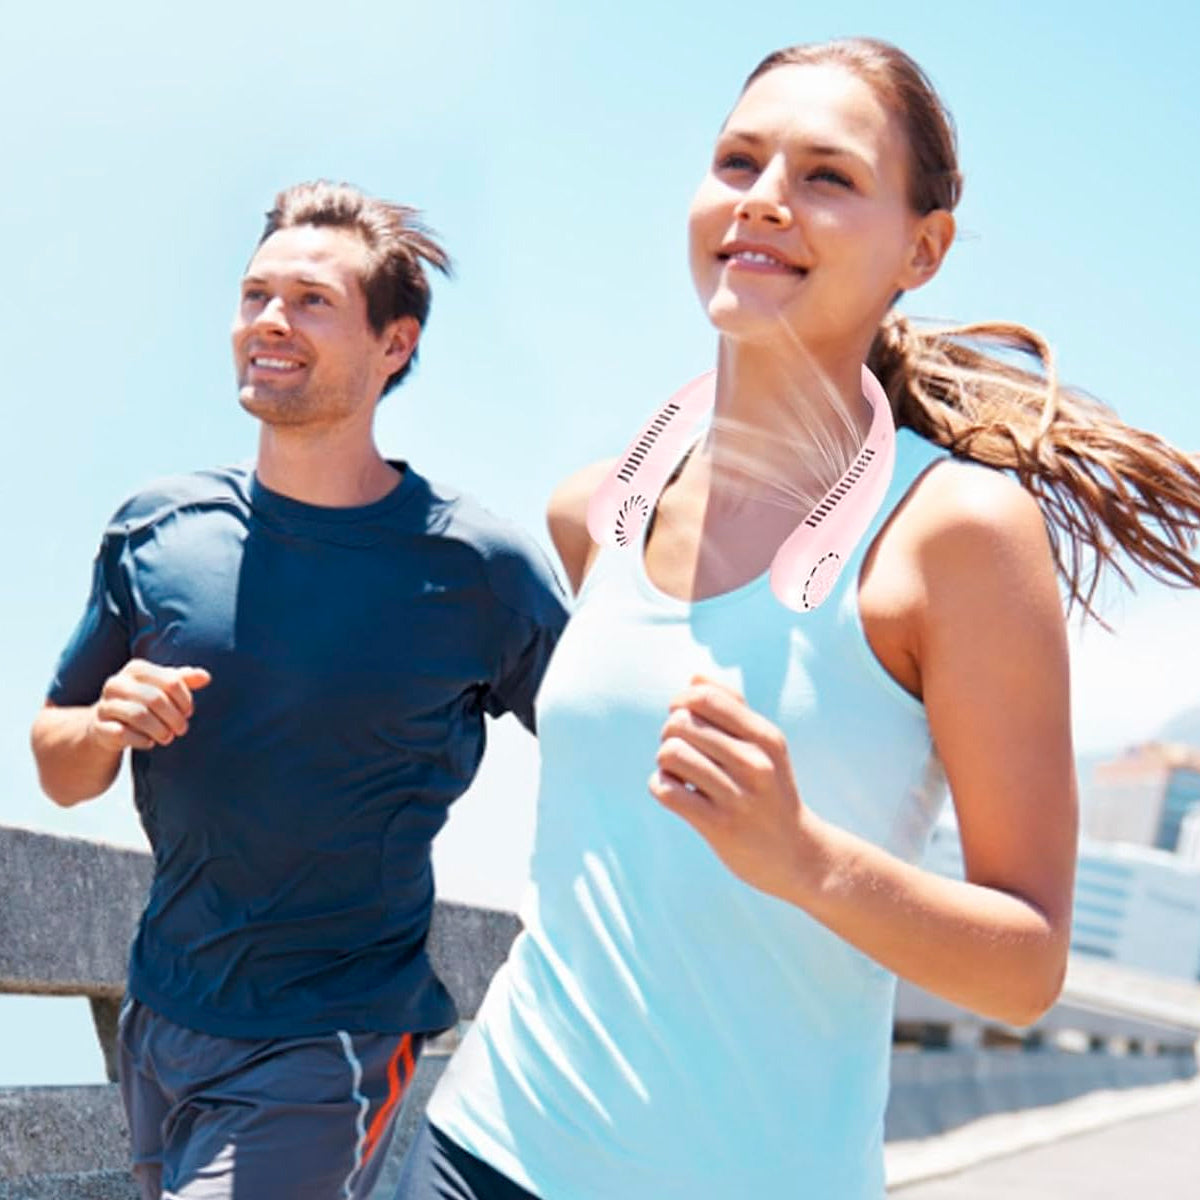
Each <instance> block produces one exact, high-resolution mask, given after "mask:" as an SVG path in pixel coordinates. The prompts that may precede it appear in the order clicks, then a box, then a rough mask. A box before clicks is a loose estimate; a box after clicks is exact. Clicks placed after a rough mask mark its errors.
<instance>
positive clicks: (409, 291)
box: [258, 179, 451, 396]
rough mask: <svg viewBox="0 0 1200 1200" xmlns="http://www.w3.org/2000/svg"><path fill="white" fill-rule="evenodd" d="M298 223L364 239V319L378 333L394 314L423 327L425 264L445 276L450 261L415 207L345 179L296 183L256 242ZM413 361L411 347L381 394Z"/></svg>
mask: <svg viewBox="0 0 1200 1200" xmlns="http://www.w3.org/2000/svg"><path fill="white" fill-rule="evenodd" d="M299 225H315V226H328V227H330V228H333V229H345V230H348V231H350V232H351V233H356V234H357V235H358V236H359V237H360V238H361V239H362V241H363V244H364V245H365V246H366V248H367V255H368V259H367V269H366V271H365V272H364V274H363V278H362V280H361V282H362V289H363V293H364V294H365V295H366V298H367V321H368V322H369V323H370V326H371V328H372V329H373V330H374V331H375V333H376V334H381V333H382V332H383V331H384V329H385V328H386V326H387V325H388V323H389V322H391V321H394V320H395V319H396V318H397V317H415V318H416V319H417V323H418V324H419V325H420V326H421V327H422V328H423V327H424V325H425V321H426V320H427V319H428V317H429V304H430V299H431V296H430V288H429V279H428V277H427V276H426V274H425V267H424V265H423V264H425V263H428V264H429V266H431V267H436V268H437V269H438V270H439V271H441V272H442V274H443V275H447V276H448V275H450V273H451V262H450V256H449V255H448V254H447V253H446V251H445V250H443V249H442V247H441V246H440V245H439V244H438V242H437V241H436V239H435V237H434V235H433V233H432V231H431V230H429V229H428V228H427V227H426V226H425V225H424V224H423V223H422V221H421V214H420V213H419V212H418V211H417V210H416V209H415V208H410V207H409V206H408V205H405V204H390V203H389V202H388V201H386V200H377V199H376V198H375V197H374V196H368V195H365V194H364V193H363V192H360V191H359V190H358V188H356V187H353V186H351V185H350V184H348V183H330V182H329V181H328V180H324V179H319V180H317V181H316V182H313V183H297V184H295V185H294V186H293V187H290V188H285V189H284V190H283V191H282V192H280V193H279V194H278V195H277V196H276V197H275V205H274V207H273V208H272V209H271V211H270V212H269V213H267V224H266V227H265V228H264V229H263V234H262V237H260V238H259V239H258V244H259V245H260V246H261V245H262V244H263V242H265V241H266V240H267V238H269V237H270V236H271V234H273V233H276V232H277V231H279V230H280V229H293V228H295V227H296V226H299ZM416 361H417V352H416V350H415V349H414V350H413V352H412V355H411V356H410V357H409V359H408V361H407V362H406V363H405V364H404V366H402V367H401V368H400V370H398V371H396V372H394V373H393V374H392V375H390V376H389V377H388V380H387V382H386V383H385V384H384V385H383V392H382V393H381V395H385V396H386V395H387V393H388V392H390V391H391V390H392V388H394V387H395V386H396V385H397V384H398V383H399V382H400V381H401V380H402V379H403V378H404V377H405V375H407V374H408V372H409V369H410V368H411V367H412V365H413V363H415V362H416Z"/></svg>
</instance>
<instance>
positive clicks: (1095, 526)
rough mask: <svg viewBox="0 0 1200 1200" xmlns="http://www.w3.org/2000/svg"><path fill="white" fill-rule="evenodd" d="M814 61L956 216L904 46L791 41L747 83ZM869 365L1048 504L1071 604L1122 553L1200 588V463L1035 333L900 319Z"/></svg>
mask: <svg viewBox="0 0 1200 1200" xmlns="http://www.w3.org/2000/svg"><path fill="white" fill-rule="evenodd" d="M816 63H834V64H837V65H840V66H842V67H844V68H846V69H847V70H849V71H851V72H853V73H854V74H855V75H857V76H858V77H859V78H861V79H863V80H864V82H866V83H867V84H868V85H870V86H871V87H872V88H873V89H874V90H875V92H876V94H877V95H878V96H879V98H880V100H881V101H882V102H883V103H884V104H885V105H886V106H887V107H888V108H889V109H890V111H892V112H893V113H894V114H895V115H896V116H897V117H899V119H900V120H901V121H902V122H903V124H904V127H905V129H906V132H907V136H908V145H909V163H908V201H909V205H910V207H911V208H912V209H913V211H914V212H917V213H922V214H923V213H928V212H932V211H934V210H935V209H945V210H946V211H948V212H950V211H953V209H954V207H955V206H956V205H957V204H958V201H959V198H960V197H961V195H962V174H961V173H960V171H959V168H958V151H957V144H956V138H955V132H954V122H953V120H952V118H951V116H950V114H949V112H948V111H947V110H946V108H945V106H944V105H943V104H942V102H941V100H940V98H939V97H938V95H937V92H936V91H935V89H934V87H933V85H932V83H931V82H930V81H929V78H928V77H927V76H926V75H925V73H924V72H923V71H922V70H921V68H920V67H919V66H918V65H917V64H916V63H915V62H914V61H913V60H912V59H911V58H909V56H908V55H907V54H905V53H904V52H903V51H902V50H899V49H898V48H897V47H895V46H892V45H890V44H889V43H887V42H883V41H878V40H875V39H873V38H845V39H839V40H837V41H832V42H824V43H818V44H814V45H804V46H792V47H789V48H788V49H785V50H778V51H776V52H775V53H773V54H770V55H768V56H767V57H766V58H765V59H763V61H762V62H761V63H759V65H758V66H757V67H755V69H754V70H753V71H752V72H751V74H750V76H749V78H748V79H747V80H746V83H745V87H747V88H748V87H749V86H750V84H752V83H753V82H754V81H755V80H756V79H758V78H759V77H760V76H762V75H765V74H766V73H767V72H768V71H771V70H774V69H775V68H777V67H782V66H789V65H805V64H816ZM744 90H745V88H743V91H744ZM1014 354H1020V355H1023V356H1025V361H1024V362H1022V363H1018V362H1014V361H1013V358H1014ZM867 365H868V366H869V367H870V368H871V369H872V370H873V371H874V372H875V374H876V375H877V376H878V377H879V380H880V382H881V383H882V384H883V386H884V388H885V390H886V391H887V394H888V397H889V398H890V400H891V402H892V408H893V411H894V413H895V417H896V422H897V424H898V425H904V426H907V427H908V428H910V429H913V430H914V431H915V432H917V433H919V434H920V435H921V436H922V437H924V438H927V439H928V440H929V441H931V442H934V443H935V444H936V445H939V446H944V447H945V448H946V449H948V450H949V451H950V452H951V453H952V454H955V455H957V456H959V457H961V458H967V459H971V460H973V461H974V462H978V463H983V464H985V465H986V466H989V467H997V468H1002V469H1005V470H1010V471H1013V472H1014V473H1015V474H1016V476H1017V478H1018V479H1019V480H1020V482H1021V484H1022V486H1023V487H1025V488H1026V489H1027V490H1028V491H1029V492H1031V493H1032V494H1033V496H1034V497H1035V499H1036V500H1037V502H1038V504H1039V506H1040V507H1041V510H1042V515H1043V516H1044V518H1045V520H1046V526H1047V529H1048V531H1049V534H1050V539H1051V543H1052V545H1053V549H1054V556H1055V561H1056V563H1057V565H1058V570H1059V573H1060V574H1061V576H1062V578H1063V580H1064V581H1065V583H1066V586H1067V591H1068V597H1069V602H1070V603H1072V604H1073V603H1076V602H1078V603H1079V604H1081V605H1082V607H1083V609H1084V611H1085V612H1086V613H1088V614H1090V615H1091V616H1093V617H1097V613H1096V611H1095V608H1094V606H1093V601H1094V599H1095V595H1096V588H1097V585H1098V584H1099V580H1100V575H1101V571H1102V569H1103V568H1104V567H1105V566H1108V567H1111V568H1112V569H1113V570H1114V571H1115V572H1116V573H1117V575H1118V576H1120V578H1121V579H1122V580H1124V581H1125V582H1126V583H1130V582H1131V580H1130V578H1129V575H1128V573H1127V571H1126V570H1125V568H1124V566H1123V565H1122V563H1121V562H1120V561H1119V559H1118V558H1117V552H1118V551H1124V552H1125V553H1126V554H1127V555H1129V557H1130V558H1131V559H1132V560H1133V561H1134V562H1135V563H1136V564H1137V565H1138V566H1140V567H1141V568H1143V569H1144V570H1145V571H1147V572H1148V573H1149V574H1151V575H1152V576H1154V577H1155V578H1157V579H1159V580H1162V581H1163V582H1166V583H1169V584H1173V585H1176V586H1180V585H1185V586H1193V587H1200V559H1198V558H1197V557H1196V547H1197V535H1198V533H1200V458H1198V457H1196V456H1195V455H1189V454H1185V453H1183V452H1182V451H1180V450H1177V449H1176V448H1175V447H1173V446H1171V445H1169V444H1168V443H1167V442H1165V441H1164V440H1163V439H1161V438H1159V437H1156V436H1155V435H1154V434H1151V433H1147V432H1145V431H1143V430H1141V429H1136V428H1134V427H1133V426H1130V425H1126V424H1125V423H1124V422H1122V421H1121V420H1119V419H1118V418H1117V417H1116V415H1115V414H1114V413H1113V412H1112V411H1111V410H1110V409H1108V408H1106V407H1105V406H1104V405H1102V404H1100V403H1099V402H1098V401H1096V400H1094V399H1092V398H1091V397H1090V396H1087V395H1085V394H1084V393H1082V392H1078V391H1074V390H1072V389H1068V388H1065V387H1063V386H1061V385H1060V383H1059V382H1058V377H1057V372H1056V370H1055V364H1054V354H1053V351H1052V350H1051V348H1050V346H1049V345H1048V344H1047V343H1046V341H1045V339H1044V338H1042V337H1041V336H1040V335H1038V334H1037V333H1035V332H1033V330H1030V329H1027V328H1025V327H1024V326H1023V325H1016V324H1011V323H1008V322H1000V321H996V322H986V323H979V324H972V325H960V326H953V327H942V328H932V327H924V326H920V325H916V324H914V323H912V322H910V321H909V320H907V319H906V318H905V317H903V316H901V315H900V314H899V313H897V312H895V311H894V310H893V311H892V312H890V313H889V314H888V315H887V316H886V317H885V318H884V321H883V324H882V325H881V326H880V329H879V331H878V333H877V334H876V336H875V340H874V343H873V344H872V346H871V351H870V354H869V356H868V358H867ZM1097 619H1098V617H1097Z"/></svg>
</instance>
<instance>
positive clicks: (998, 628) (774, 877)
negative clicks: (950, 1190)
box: [651, 465, 1076, 1025]
mask: <svg viewBox="0 0 1200 1200" xmlns="http://www.w3.org/2000/svg"><path fill="white" fill-rule="evenodd" d="M934 481H936V483H935V482H934ZM922 491H923V495H922V496H921V498H920V502H919V503H918V504H914V505H913V511H912V512H911V513H909V514H906V517H905V519H906V522H907V523H908V525H909V529H910V531H913V532H914V537H913V540H912V545H913V547H914V553H915V554H916V555H917V559H918V563H917V565H918V567H919V575H920V579H921V581H922V584H923V590H924V597H923V599H922V602H921V603H920V604H919V605H918V606H917V611H916V613H915V615H914V618H913V623H912V626H913V627H912V632H913V635H914V649H915V659H916V661H917V663H918V665H919V670H920V677H921V690H922V693H923V698H924V702H925V706H926V710H927V712H928V716H929V723H930V728H931V730H932V734H933V738H934V742H935V744H936V746H937V749H938V753H939V755H940V757H941V759H942V762H943V764H944V766H945V769H946V773H947V777H948V781H949V784H950V789H951V792H952V795H953V798H954V804H955V809H956V811H957V814H958V821H959V829H960V832H961V836H962V846H963V857H964V862H965V868H966V880H965V881H957V880H951V879H946V878H943V877H941V876H938V875H935V874H932V873H930V872H928V871H925V870H923V869H921V868H920V867H916V866H913V865H911V864H908V863H905V862H903V861H901V860H900V859H897V858H896V857H894V856H893V855H891V854H889V853H888V852H887V851H885V850H883V849H881V848H880V847H878V846H875V845H873V844H871V843H869V842H866V841H864V840H863V839H861V838H859V837H856V836H855V835H853V834H850V833H848V832H846V831H844V830H841V829H838V828H836V827H834V826H832V825H830V824H829V823H828V822H825V821H823V820H821V819H820V818H818V817H817V816H816V815H815V814H814V813H813V812H811V811H810V810H809V809H808V808H806V807H805V806H804V805H803V803H802V800H801V797H800V793H799V791H798V789H797V787H796V783H795V781H794V778H793V773H792V764H791V762H790V761H789V759H788V755H787V748H786V743H785V742H784V739H783V736H782V734H781V733H780V732H779V730H778V729H776V728H775V727H774V726H773V725H772V724H771V723H770V722H768V721H766V720H765V719H764V718H762V717H760V716H759V715H758V714H756V713H754V712H752V711H751V710H750V709H749V708H748V707H747V706H746V705H745V703H744V701H742V699H741V698H740V697H738V696H736V695H735V694H734V693H732V692H730V691H728V690H727V689H724V688H721V687H719V686H718V685H715V684H710V683H706V682H702V681H701V682H696V683H694V684H693V686H692V687H691V688H689V689H688V690H687V691H686V692H684V693H683V694H682V695H681V696H680V697H679V698H678V699H677V701H676V703H675V704H674V705H673V706H672V712H671V715H670V717H669V719H668V721H667V723H666V726H665V727H664V730H663V742H662V746H661V748H660V754H659V771H658V772H656V774H655V775H654V776H653V777H652V779H651V791H652V792H653V793H654V795H655V796H656V797H657V798H658V799H659V800H660V801H661V802H662V803H663V804H665V805H666V806H667V807H669V808H671V809H673V810H674V811H676V812H678V813H679V814H680V815H681V816H683V817H685V818H686V819H687V820H689V821H690V822H691V823H692V824H693V825H694V826H695V827H696V829H697V830H698V831H699V832H700V833H701V834H702V835H703V836H704V837H705V838H706V839H707V840H708V841H709V843H710V844H711V845H712V846H713V849H714V850H715V851H716V852H717V854H719V855H720V856H721V858H722V859H723V860H724V861H725V863H726V864H727V865H728V866H729V867H730V869H731V870H733V871H734V872H735V873H736V874H738V875H739V876H740V877H741V878H743V879H745V880H746V881H747V882H748V883H750V884H752V885H754V886H756V887H759V888H761V889H762V890H764V891H767V892H769V893H771V894H773V895H776V896H779V897H781V898H782V899H785V900H787V901H789V902H791V903H793V904H796V905H798V906H799V907H801V908H803V909H804V910H805V911H806V912H808V913H810V914H811V915H812V916H814V917H815V918H816V919H817V920H819V921H821V922H822V923H823V924H825V925H826V926H827V927H828V928H830V929H831V930H833V932H835V933H837V934H838V935H839V936H841V937H843V938H845V939H846V940H847V941H848V942H850V943H852V944H853V945H855V946H857V947H858V948H859V949H860V950H862V951H864V952H865V953H866V954H869V955H870V956H871V957H872V958H874V959H876V960H877V961H878V962H880V963H882V964H883V965H884V966H886V967H888V968H889V969H891V970H893V971H895V972H896V973H897V974H899V975H902V976H904V977H905V978H907V979H910V980H912V981H913V982H914V983H917V984H919V985H920V986H922V987H924V988H926V989H928V990H929V991H932V992H935V993H937V994H938V995H941V996H944V997H945V998H947V999H949V1000H952V1001H955V1002H956V1003H959V1004H962V1005H964V1006H966V1007H968V1008H971V1009H973V1010H975V1011H977V1012H980V1013H982V1014H985V1015H988V1016H992V1017H995V1018H998V1019H1000V1020H1003V1021H1006V1022H1009V1023H1011V1024H1014V1025H1023V1024H1028V1023H1029V1022H1031V1021H1033V1020H1034V1019H1036V1018H1037V1016H1038V1015H1040V1014H1041V1013H1042V1012H1044V1011H1045V1010H1046V1009H1047V1008H1048V1007H1049V1006H1050V1005H1051V1004H1053V1002H1054V1000H1055V999H1056V998H1057V996H1058V993H1059V991H1060V989H1061V986H1062V978H1063V974H1064V972H1065V966H1066V956H1067V948H1068V945H1069V940H1070V919H1071V897H1072V891H1073V880H1074V858H1075V844H1076V804H1075V783H1074V769H1073V758H1072V750H1071V737H1070V725H1069V695H1068V664H1067V647H1066V634H1065V628H1064V622H1063V618H1062V610H1061V602H1060V599H1059V594H1058V589H1057V586H1056V582H1055V576H1054V570H1053V565H1052V560H1051V557H1050V550H1049V545H1048V541H1047V537H1046V532H1045V528H1044V525H1043V523H1042V519H1041V516H1040V513H1039V511H1038V509H1037V506H1036V505H1035V504H1034V502H1033V500H1032V498H1030V497H1029V496H1028V495H1027V494H1026V493H1025V492H1024V491H1022V490H1021V489H1020V488H1019V487H1017V486H1016V485H1015V484H1014V483H1013V482H1012V481H1011V480H1008V479H1006V478H1005V477H1003V476H1000V475H998V474H994V473H991V472H985V471H980V470H976V469H969V468H962V467H958V466H955V465H949V466H947V467H945V468H941V469H939V470H938V471H935V472H932V473H931V476H930V480H929V484H928V485H926V486H925V487H924V488H923V489H922ZM863 752H864V753H869V752H870V748H869V747H867V746H864V747H863ZM796 765H797V767H798V769H799V770H800V773H801V776H802V775H803V764H802V763H801V764H796ZM685 784H691V785H693V787H694V788H695V789H696V790H689V789H688V788H687V787H685V786H684V785H685Z"/></svg>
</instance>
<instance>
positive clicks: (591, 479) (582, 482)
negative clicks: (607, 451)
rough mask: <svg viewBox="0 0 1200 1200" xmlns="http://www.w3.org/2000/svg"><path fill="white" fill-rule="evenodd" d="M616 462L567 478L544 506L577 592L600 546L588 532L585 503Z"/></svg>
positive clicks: (594, 465) (596, 465)
mask: <svg viewBox="0 0 1200 1200" xmlns="http://www.w3.org/2000/svg"><path fill="white" fill-rule="evenodd" d="M615 461H616V460H615V459H612V458H607V459H603V460H601V461H600V462H594V463H590V464H589V465H588V466H586V467H583V468H581V469H580V470H578V471H576V472H575V473H574V474H572V475H568V476H567V478H566V479H564V480H563V481H562V483H560V484H559V485H558V487H556V488H555V489H554V491H553V493H552V494H551V496H550V503H549V504H548V505H547V506H546V525H547V527H548V528H549V530H550V538H551V540H552V541H553V542H554V548H555V550H557V551H558V557H559V559H560V560H561V562H562V565H563V569H564V570H565V571H566V573H567V578H568V579H569V580H570V581H571V589H572V590H573V591H575V592H578V591H579V587H580V585H581V584H582V583H583V578H584V576H585V575H586V574H587V572H588V568H589V567H590V566H591V565H592V561H593V559H594V558H595V556H596V552H597V551H598V550H599V546H597V544H596V543H595V542H593V541H592V538H591V535H590V534H589V533H588V528H587V510H588V503H589V501H590V500H591V498H592V493H593V492H594V491H595V490H596V488H598V487H599V486H600V484H601V483H602V482H603V480H604V477H605V476H606V475H607V474H608V472H609V471H611V470H612V467H613V463H614V462H615Z"/></svg>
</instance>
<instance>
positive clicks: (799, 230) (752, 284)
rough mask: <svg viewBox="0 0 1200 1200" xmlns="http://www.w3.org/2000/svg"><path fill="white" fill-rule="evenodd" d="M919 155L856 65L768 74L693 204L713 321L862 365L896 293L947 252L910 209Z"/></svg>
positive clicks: (731, 122) (740, 109)
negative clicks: (910, 171) (912, 159)
mask: <svg viewBox="0 0 1200 1200" xmlns="http://www.w3.org/2000/svg"><path fill="white" fill-rule="evenodd" d="M907 163H908V144H907V141H906V138H905V134H904V130H903V128H902V126H901V125H900V123H899V122H898V121H897V120H896V118H894V117H893V116H892V115H891V114H890V112H889V111H888V110H887V109H886V108H884V106H883V105H882V103H880V101H879V100H878V99H877V97H876V95H875V93H874V91H873V90H872V89H871V87H870V86H869V85H868V84H866V83H865V82H863V81H862V80H861V79H860V78H859V77H858V76H857V75H854V74H852V73H851V72H849V71H847V70H846V69H844V68H843V67H840V66H836V65H833V64H820V65H804V66H796V65H790V66H784V67H777V68H775V69H774V70H772V71H769V72H768V73H767V74H766V75H763V76H762V77H760V78H759V79H757V80H756V81H755V82H754V83H753V84H751V85H750V87H749V88H748V89H747V91H746V92H745V94H744V95H743V96H742V97H741V99H740V100H739V101H738V104H737V107H736V108H735V109H734V110H733V112H732V113H731V114H730V115H729V119H728V120H727V121H726V123H725V127H724V128H723V129H722V131H721V134H720V136H719V137H718V139H717V145H716V150H715V152H714V154H713V161H712V166H711V167H710V168H709V171H708V174H707V175H706V176H705V178H704V181H703V182H702V183H701V185H700V188H699V190H698V191H697V193H696V197H695V199H694V200H693V201H692V207H691V213H690V218H689V235H690V236H689V241H690V248H691V267H692V277H693V279H694V281H695V284H696V290H697V291H698V292H699V295H700V299H701V302H702V303H703V304H704V306H705V308H706V310H707V312H708V315H709V319H710V320H711V321H712V322H713V324H714V325H715V326H716V327H717V328H718V329H719V330H720V331H721V332H722V333H723V334H725V335H727V336H728V337H730V338H732V339H734V340H740V341H750V342H766V343H768V344H770V343H773V342H778V341H779V340H780V339H783V340H784V341H785V342H790V341H793V340H795V341H799V342H800V343H802V344H803V345H804V346H805V348H806V349H807V350H808V351H809V352H810V353H814V354H816V355H818V356H819V357H820V358H823V359H828V356H829V355H831V354H832V355H834V356H836V355H839V354H848V355H853V356H854V357H855V358H856V359H857V361H862V359H863V358H865V356H866V352H867V348H868V347H869V346H870V342H871V338H872V336H873V335H874V332H875V330H876V328H877V326H878V324H879V322H880V320H882V318H883V314H884V313H885V312H886V311H887V308H888V305H889V304H890V303H891V300H892V298H893V296H894V295H895V294H896V292H898V291H902V290H908V289H909V288H911V287H915V286H919V284H920V283H923V282H924V281H925V279H927V278H929V276H931V275H932V274H933V272H934V270H936V268H937V264H938V262H940V259H941V254H942V253H943V252H944V246H941V247H940V248H939V247H937V246H935V245H934V244H932V243H931V242H930V241H929V236H928V231H927V230H926V229H925V226H926V225H927V224H928V218H922V217H920V216H918V215H917V214H914V213H913V212H912V211H911V210H910V208H909V205H908V200H907V189H908V179H907ZM940 217H941V218H943V219H944V221H945V222H949V224H950V229H951V230H952V228H953V223H952V221H951V219H950V218H949V216H948V214H945V213H942V214H940ZM934 240H935V241H936V238H935V239H934ZM931 255H932V265H930V258H931Z"/></svg>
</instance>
